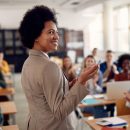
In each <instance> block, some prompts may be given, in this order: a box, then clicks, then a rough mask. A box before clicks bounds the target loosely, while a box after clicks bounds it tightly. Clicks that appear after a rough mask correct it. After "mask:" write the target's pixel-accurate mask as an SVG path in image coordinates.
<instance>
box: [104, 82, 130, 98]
mask: <svg viewBox="0 0 130 130" xmlns="http://www.w3.org/2000/svg"><path fill="white" fill-rule="evenodd" d="M106 87H107V93H106V97H105V98H106V99H107V100H113V99H114V100H116V99H119V98H122V97H124V92H127V91H128V90H130V81H115V82H109V83H107V85H106Z"/></svg>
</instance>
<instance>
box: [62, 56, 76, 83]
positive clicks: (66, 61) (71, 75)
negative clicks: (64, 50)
mask: <svg viewBox="0 0 130 130" xmlns="http://www.w3.org/2000/svg"><path fill="white" fill-rule="evenodd" d="M63 72H64V74H65V75H66V77H67V78H68V80H69V81H70V82H71V81H72V80H73V79H75V78H76V71H75V69H74V66H73V63H72V60H71V58H70V57H69V56H66V57H64V58H63Z"/></svg>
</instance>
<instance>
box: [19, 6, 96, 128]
mask: <svg viewBox="0 0 130 130" xmlns="http://www.w3.org/2000/svg"><path fill="white" fill-rule="evenodd" d="M19 32H20V35H21V40H22V43H23V45H24V46H25V47H27V48H29V49H30V50H29V57H28V58H27V60H26V61H25V63H24V65H23V68H22V77H21V78H22V79H21V81H22V87H23V89H24V92H25V95H26V98H27V101H28V105H29V118H28V122H27V128H26V130H73V128H72V126H71V122H70V118H71V114H70V113H71V112H72V111H73V110H74V108H75V107H76V106H77V104H78V103H79V102H80V101H81V100H82V99H83V98H84V97H85V96H86V95H87V94H88V90H87V89H86V85H85V84H86V81H87V80H88V79H89V78H91V77H93V75H94V74H95V72H97V69H98V66H97V65H94V66H92V67H91V68H90V69H89V70H88V69H86V70H85V71H84V72H83V73H82V74H81V75H80V76H79V78H78V79H77V81H76V82H75V84H74V85H73V87H72V88H71V89H70V91H69V89H67V88H68V82H67V80H66V78H65V76H64V75H63V73H62V70H61V69H60V68H59V66H58V65H56V64H55V63H54V62H52V61H50V59H49V57H48V55H47V53H48V52H51V51H55V50H57V47H58V40H59V36H58V30H57V21H56V17H55V13H54V12H53V11H52V10H51V9H49V8H48V7H46V6H36V7H34V8H33V9H31V10H29V11H28V12H27V13H26V14H25V16H24V18H23V20H22V22H21V25H20V28H19Z"/></svg>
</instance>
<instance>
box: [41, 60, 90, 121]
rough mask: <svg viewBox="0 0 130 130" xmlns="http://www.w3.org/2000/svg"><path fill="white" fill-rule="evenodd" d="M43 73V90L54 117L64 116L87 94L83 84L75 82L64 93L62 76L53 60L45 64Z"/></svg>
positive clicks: (60, 118)
mask: <svg viewBox="0 0 130 130" xmlns="http://www.w3.org/2000/svg"><path fill="white" fill-rule="evenodd" d="M43 73H44V75H43V77H44V78H43V84H44V85H43V90H44V94H45V97H46V100H47V102H48V105H49V107H50V110H51V112H52V113H53V115H54V117H55V118H57V119H58V120H62V119H64V118H66V116H68V115H69V114H70V113H71V112H72V111H73V110H74V109H75V108H76V106H77V105H78V103H79V102H80V101H81V100H82V99H83V98H84V97H85V96H86V95H87V94H88V91H87V89H86V88H85V86H82V85H81V84H80V83H78V82H76V83H75V84H74V86H73V87H72V88H71V90H70V91H68V93H67V94H65V95H64V92H63V85H64V80H65V79H64V78H65V77H64V76H63V73H62V71H61V69H60V68H59V67H58V65H56V64H55V63H53V62H49V63H48V64H46V66H45V69H44V72H43Z"/></svg>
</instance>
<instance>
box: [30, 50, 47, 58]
mask: <svg viewBox="0 0 130 130" xmlns="http://www.w3.org/2000/svg"><path fill="white" fill-rule="evenodd" d="M29 55H37V56H44V57H46V58H47V59H49V56H48V55H47V53H45V52H43V51H38V50H34V49H30V50H29Z"/></svg>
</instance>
